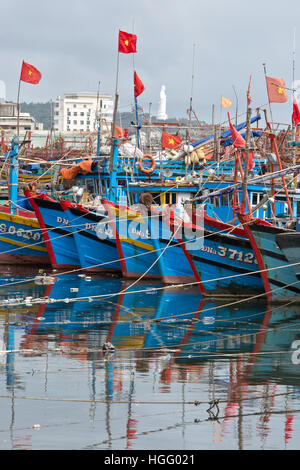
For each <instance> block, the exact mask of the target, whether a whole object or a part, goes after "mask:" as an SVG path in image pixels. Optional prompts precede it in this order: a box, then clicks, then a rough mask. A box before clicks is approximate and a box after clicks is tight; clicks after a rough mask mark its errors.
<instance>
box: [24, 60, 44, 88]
mask: <svg viewBox="0 0 300 470" xmlns="http://www.w3.org/2000/svg"><path fill="white" fill-rule="evenodd" d="M41 78H42V74H41V72H40V71H39V70H38V69H37V68H35V67H34V66H33V65H30V64H27V62H24V60H23V63H22V70H21V75H20V80H22V82H27V83H32V84H33V85H37V84H38V83H39V81H40V79H41Z"/></svg>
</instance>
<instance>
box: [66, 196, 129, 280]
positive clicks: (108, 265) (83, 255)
mask: <svg viewBox="0 0 300 470" xmlns="http://www.w3.org/2000/svg"><path fill="white" fill-rule="evenodd" d="M59 202H60V205H61V207H62V210H63V211H64V212H63V213H64V218H65V219H66V220H68V226H69V227H70V229H71V230H72V233H73V237H74V241H75V246H76V250H77V253H78V256H79V261H80V266H81V268H83V269H84V270H87V271H89V272H107V273H109V272H118V273H119V272H121V261H120V259H119V255H118V250H117V242H116V238H115V236H114V234H113V230H112V228H111V226H110V225H109V219H108V217H107V216H106V215H105V214H99V212H94V211H90V210H88V209H86V208H85V207H83V206H82V205H80V204H72V203H70V202H69V201H66V200H64V199H63V198H61V199H60V201H59ZM121 259H122V257H121Z"/></svg>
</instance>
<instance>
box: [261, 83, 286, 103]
mask: <svg viewBox="0 0 300 470" xmlns="http://www.w3.org/2000/svg"><path fill="white" fill-rule="evenodd" d="M266 82H267V92H268V98H269V102H270V103H286V101H287V99H288V96H287V93H286V91H285V82H284V80H283V79H282V78H273V77H266Z"/></svg>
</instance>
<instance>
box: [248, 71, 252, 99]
mask: <svg viewBox="0 0 300 470" xmlns="http://www.w3.org/2000/svg"><path fill="white" fill-rule="evenodd" d="M251 79H252V75H250V79H249V85H248V91H247V103H248V106H249V105H250V103H251V95H250V86H251Z"/></svg>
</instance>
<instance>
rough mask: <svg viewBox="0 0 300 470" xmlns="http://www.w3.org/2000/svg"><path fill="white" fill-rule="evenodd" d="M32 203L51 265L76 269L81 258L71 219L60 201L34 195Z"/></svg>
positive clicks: (57, 267) (58, 267)
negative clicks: (65, 214) (65, 213)
mask: <svg viewBox="0 0 300 470" xmlns="http://www.w3.org/2000/svg"><path fill="white" fill-rule="evenodd" d="M31 204H32V206H33V208H34V211H35V213H36V216H37V219H38V221H39V223H40V226H41V229H42V233H43V237H44V241H45V244H46V247H47V250H48V253H49V257H50V261H51V265H52V267H53V268H56V269H75V268H78V267H80V260H79V256H78V253H77V248H76V245H75V240H74V237H73V233H72V229H71V228H70V226H69V221H68V220H67V219H66V218H65V217H64V212H63V210H62V207H61V205H60V203H59V202H57V201H54V200H52V199H49V198H47V199H44V198H39V197H32V198H31Z"/></svg>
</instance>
